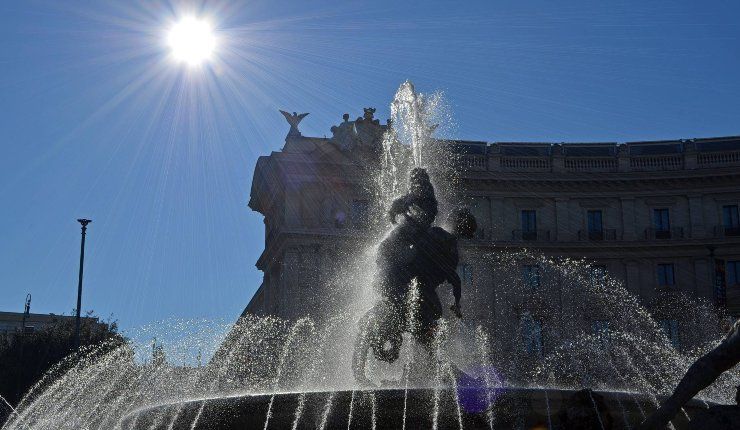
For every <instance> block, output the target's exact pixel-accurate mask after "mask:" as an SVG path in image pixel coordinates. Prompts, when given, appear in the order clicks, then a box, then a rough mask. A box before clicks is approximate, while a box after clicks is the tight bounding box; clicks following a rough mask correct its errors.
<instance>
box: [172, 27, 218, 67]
mask: <svg viewBox="0 0 740 430" xmlns="http://www.w3.org/2000/svg"><path fill="white" fill-rule="evenodd" d="M167 43H168V45H169V47H170V49H171V50H172V51H171V52H172V56H173V57H174V58H175V59H176V60H177V61H181V62H184V63H187V64H188V65H190V66H197V65H200V64H202V63H203V62H204V61H207V60H208V59H209V58H210V57H211V55H212V54H213V50H214V49H215V47H216V37H215V35H214V34H213V29H212V28H211V25H210V24H209V23H208V22H206V21H204V20H202V19H198V18H196V17H193V16H189V17H185V18H182V19H181V20H180V21H178V22H176V23H175V24H174V25H173V26H172V28H171V29H170V31H169V34H168V35H167Z"/></svg>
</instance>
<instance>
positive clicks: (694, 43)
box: [0, 0, 740, 327]
mask: <svg viewBox="0 0 740 430" xmlns="http://www.w3.org/2000/svg"><path fill="white" fill-rule="evenodd" d="M186 13H197V14H199V15H203V16H207V17H210V19H211V20H212V22H213V23H214V26H215V28H216V30H217V33H218V38H219V40H220V44H219V48H218V51H217V55H216V58H215V59H214V61H213V62H211V63H210V64H209V65H207V66H205V67H204V68H200V69H188V68H187V67H184V66H183V65H181V64H175V63H174V62H172V61H171V60H170V59H169V58H168V55H167V54H168V53H167V49H166V46H165V44H164V42H163V41H164V38H165V32H166V29H167V28H168V27H169V25H171V23H172V22H173V20H175V19H176V18H177V17H178V16H181V15H183V14H186ZM738 16H740V4H738V3H737V2H734V1H724V2H720V1H703V2H697V1H690V2H683V1H666V2H649V1H634V2H626V1H620V2H587V1H563V2H553V1H532V2H523V1H498V0H497V1H485V2H472V1H470V2H413V3H412V2H399V1H373V2H369V1H343V2H336V4H330V3H322V2H306V1H280V2H275V1H259V0H257V1H251V2H244V1H220V2H219V1H209V2H206V3H204V4H201V3H198V2H149V1H147V2H144V1H142V2H134V1H119V2H103V1H89V2H83V1H66V2H56V1H49V2H37V1H22V2H10V1H7V2H2V3H0V41H1V45H0V113H2V115H0V145H1V148H2V151H1V154H2V155H1V156H0V202H2V203H1V204H0V310H4V311H21V310H22V306H23V300H24V298H25V296H26V294H27V293H31V294H32V295H33V304H32V311H33V312H44V313H46V312H55V313H62V312H66V313H70V312H71V310H72V309H73V308H74V304H75V295H76V282H77V281H76V280H77V258H78V252H79V226H78V224H77V223H76V221H75V220H76V219H77V218H78V217H83V216H84V217H90V218H92V219H93V223H92V224H91V225H90V229H89V235H88V240H89V241H88V254H87V261H86V276H85V295H84V301H83V309H85V310H87V309H94V310H95V311H96V312H97V313H98V314H100V315H102V316H109V315H113V317H114V318H115V319H117V320H118V321H119V323H120V324H121V325H122V326H123V327H135V326H139V325H142V324H147V323H150V322H153V321H157V320H161V319H165V318H171V317H175V318H226V319H231V320H233V319H234V318H236V317H237V316H238V314H239V313H240V312H241V311H242V309H243V308H244V306H245V305H246V304H247V302H248V301H249V299H250V297H251V296H252V294H253V292H254V291H255V289H256V288H257V287H258V286H259V283H260V280H261V274H260V273H259V272H258V271H257V270H256V269H255V267H254V263H255V261H256V260H257V257H258V256H259V254H260V252H261V251H262V248H263V243H264V237H263V224H262V218H261V216H260V215H259V214H256V213H253V212H251V211H250V210H249V209H248V208H247V206H246V203H247V201H248V196H249V189H250V181H251V176H252V171H253V168H254V164H255V161H256V159H257V157H258V156H260V155H266V154H269V153H270V151H275V150H279V149H280V147H281V146H282V143H283V138H284V136H285V134H286V133H287V130H288V126H287V124H285V122H284V119H283V118H282V116H281V115H280V114H279V113H278V111H277V110H278V109H285V110H289V111H300V112H310V115H309V116H308V117H307V118H306V119H305V120H304V122H303V123H302V124H301V126H302V127H301V128H302V131H303V133H304V134H306V135H316V136H323V135H330V131H329V128H330V127H331V126H332V125H334V124H337V123H339V122H340V121H341V117H342V114H343V113H345V112H347V113H350V115H351V116H352V117H356V116H359V115H361V113H362V107H367V106H375V107H377V108H378V112H377V114H376V116H378V117H380V118H386V117H387V116H388V107H387V106H388V103H389V101H390V99H391V97H392V96H393V93H394V92H395V90H396V88H397V87H398V85H399V84H400V83H401V82H402V81H404V80H405V79H411V80H413V81H414V82H415V83H416V85H417V88H418V89H420V90H422V91H433V90H442V91H444V92H445V93H446V95H447V99H448V100H449V103H450V106H451V108H452V109H453V111H454V113H455V119H456V124H455V127H453V129H455V130H456V131H455V136H454V137H458V138H463V139H476V140H488V141H512V140H514V141H516V140H524V141H554V142H559V141H629V140H642V139H669V138H690V137H700V136H720V135H737V134H740V103H738V100H740V78H739V76H740V74H739V72H740V24H738V20H737V17H738Z"/></svg>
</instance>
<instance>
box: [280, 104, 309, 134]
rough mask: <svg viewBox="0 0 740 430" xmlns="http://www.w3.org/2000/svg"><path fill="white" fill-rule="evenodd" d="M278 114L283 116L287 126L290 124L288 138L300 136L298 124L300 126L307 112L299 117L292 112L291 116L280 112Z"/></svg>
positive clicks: (282, 111)
mask: <svg viewBox="0 0 740 430" xmlns="http://www.w3.org/2000/svg"><path fill="white" fill-rule="evenodd" d="M280 113H281V114H283V116H284V117H285V120H286V121H288V124H290V131H288V136H301V132H300V131H299V130H298V124H300V122H301V121H302V120H303V118H305V117H306V115H308V112H306V113H302V114H300V115H298V114H297V113H295V112H293V114H292V115H291V114H290V113H288V112H285V111H284V110H281V111H280Z"/></svg>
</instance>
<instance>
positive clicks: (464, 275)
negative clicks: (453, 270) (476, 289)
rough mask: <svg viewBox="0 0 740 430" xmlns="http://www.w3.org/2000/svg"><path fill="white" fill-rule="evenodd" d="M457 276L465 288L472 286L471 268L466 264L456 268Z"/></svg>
mask: <svg viewBox="0 0 740 430" xmlns="http://www.w3.org/2000/svg"><path fill="white" fill-rule="evenodd" d="M457 274H458V275H459V276H460V281H462V284H463V285H465V286H468V287H469V286H472V285H473V268H472V267H470V266H469V265H467V264H461V265H459V266H457Z"/></svg>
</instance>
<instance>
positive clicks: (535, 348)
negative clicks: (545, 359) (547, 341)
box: [521, 313, 544, 357]
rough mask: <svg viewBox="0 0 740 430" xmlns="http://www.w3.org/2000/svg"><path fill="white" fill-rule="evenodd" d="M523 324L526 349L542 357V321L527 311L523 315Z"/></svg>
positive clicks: (529, 352) (523, 338) (530, 353)
mask: <svg viewBox="0 0 740 430" xmlns="http://www.w3.org/2000/svg"><path fill="white" fill-rule="evenodd" d="M521 324H522V340H523V342H524V351H525V352H526V353H527V354H529V355H533V356H536V357H542V356H543V353H544V344H543V342H542V322H541V321H539V320H536V319H534V318H532V315H530V314H529V313H525V314H524V315H522V317H521Z"/></svg>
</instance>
